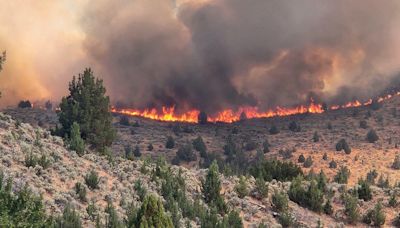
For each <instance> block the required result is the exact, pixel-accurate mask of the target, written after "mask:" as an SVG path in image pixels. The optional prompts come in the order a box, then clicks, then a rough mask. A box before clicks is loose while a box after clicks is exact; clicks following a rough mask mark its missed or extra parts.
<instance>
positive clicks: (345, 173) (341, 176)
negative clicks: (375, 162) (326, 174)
mask: <svg viewBox="0 0 400 228" xmlns="http://www.w3.org/2000/svg"><path fill="white" fill-rule="evenodd" d="M349 176H350V170H349V169H348V168H347V167H345V166H342V167H340V169H339V171H338V173H337V174H336V176H335V177H334V181H335V182H337V183H339V184H347V180H348V179H349Z"/></svg>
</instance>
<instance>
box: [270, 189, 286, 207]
mask: <svg viewBox="0 0 400 228" xmlns="http://www.w3.org/2000/svg"><path fill="white" fill-rule="evenodd" d="M288 203H289V200H288V198H287V195H286V194H285V193H283V192H278V191H275V192H274V194H273V195H272V207H273V208H274V210H275V211H277V212H284V211H287V210H288V208H289V205H288Z"/></svg>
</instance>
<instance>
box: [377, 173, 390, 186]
mask: <svg viewBox="0 0 400 228" xmlns="http://www.w3.org/2000/svg"><path fill="white" fill-rule="evenodd" d="M377 185H378V187H380V188H389V187H390V184H389V177H388V176H386V178H384V177H383V175H380V176H379V179H378V183H377Z"/></svg>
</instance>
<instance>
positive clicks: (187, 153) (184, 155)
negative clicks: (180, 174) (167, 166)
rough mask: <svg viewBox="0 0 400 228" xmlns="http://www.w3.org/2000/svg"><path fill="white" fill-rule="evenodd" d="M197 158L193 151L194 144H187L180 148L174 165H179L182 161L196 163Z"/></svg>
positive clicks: (173, 161) (173, 162)
mask: <svg viewBox="0 0 400 228" xmlns="http://www.w3.org/2000/svg"><path fill="white" fill-rule="evenodd" d="M196 159H197V157H196V154H195V153H194V151H193V148H192V144H191V143H189V142H187V143H186V144H184V145H182V146H180V147H179V149H178V151H177V152H176V155H175V157H174V159H173V160H172V164H174V165H179V164H180V162H181V161H185V162H191V161H196Z"/></svg>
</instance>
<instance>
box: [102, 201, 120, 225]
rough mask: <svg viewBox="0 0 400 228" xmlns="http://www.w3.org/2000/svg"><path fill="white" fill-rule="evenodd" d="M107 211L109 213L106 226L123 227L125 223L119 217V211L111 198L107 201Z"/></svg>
mask: <svg viewBox="0 0 400 228" xmlns="http://www.w3.org/2000/svg"><path fill="white" fill-rule="evenodd" d="M105 212H106V213H107V216H106V221H105V227H109V228H122V227H123V224H122V222H121V221H120V219H119V217H118V214H117V211H116V210H115V207H114V205H113V204H112V203H111V201H109V200H108V201H107V207H106V209H105Z"/></svg>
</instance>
